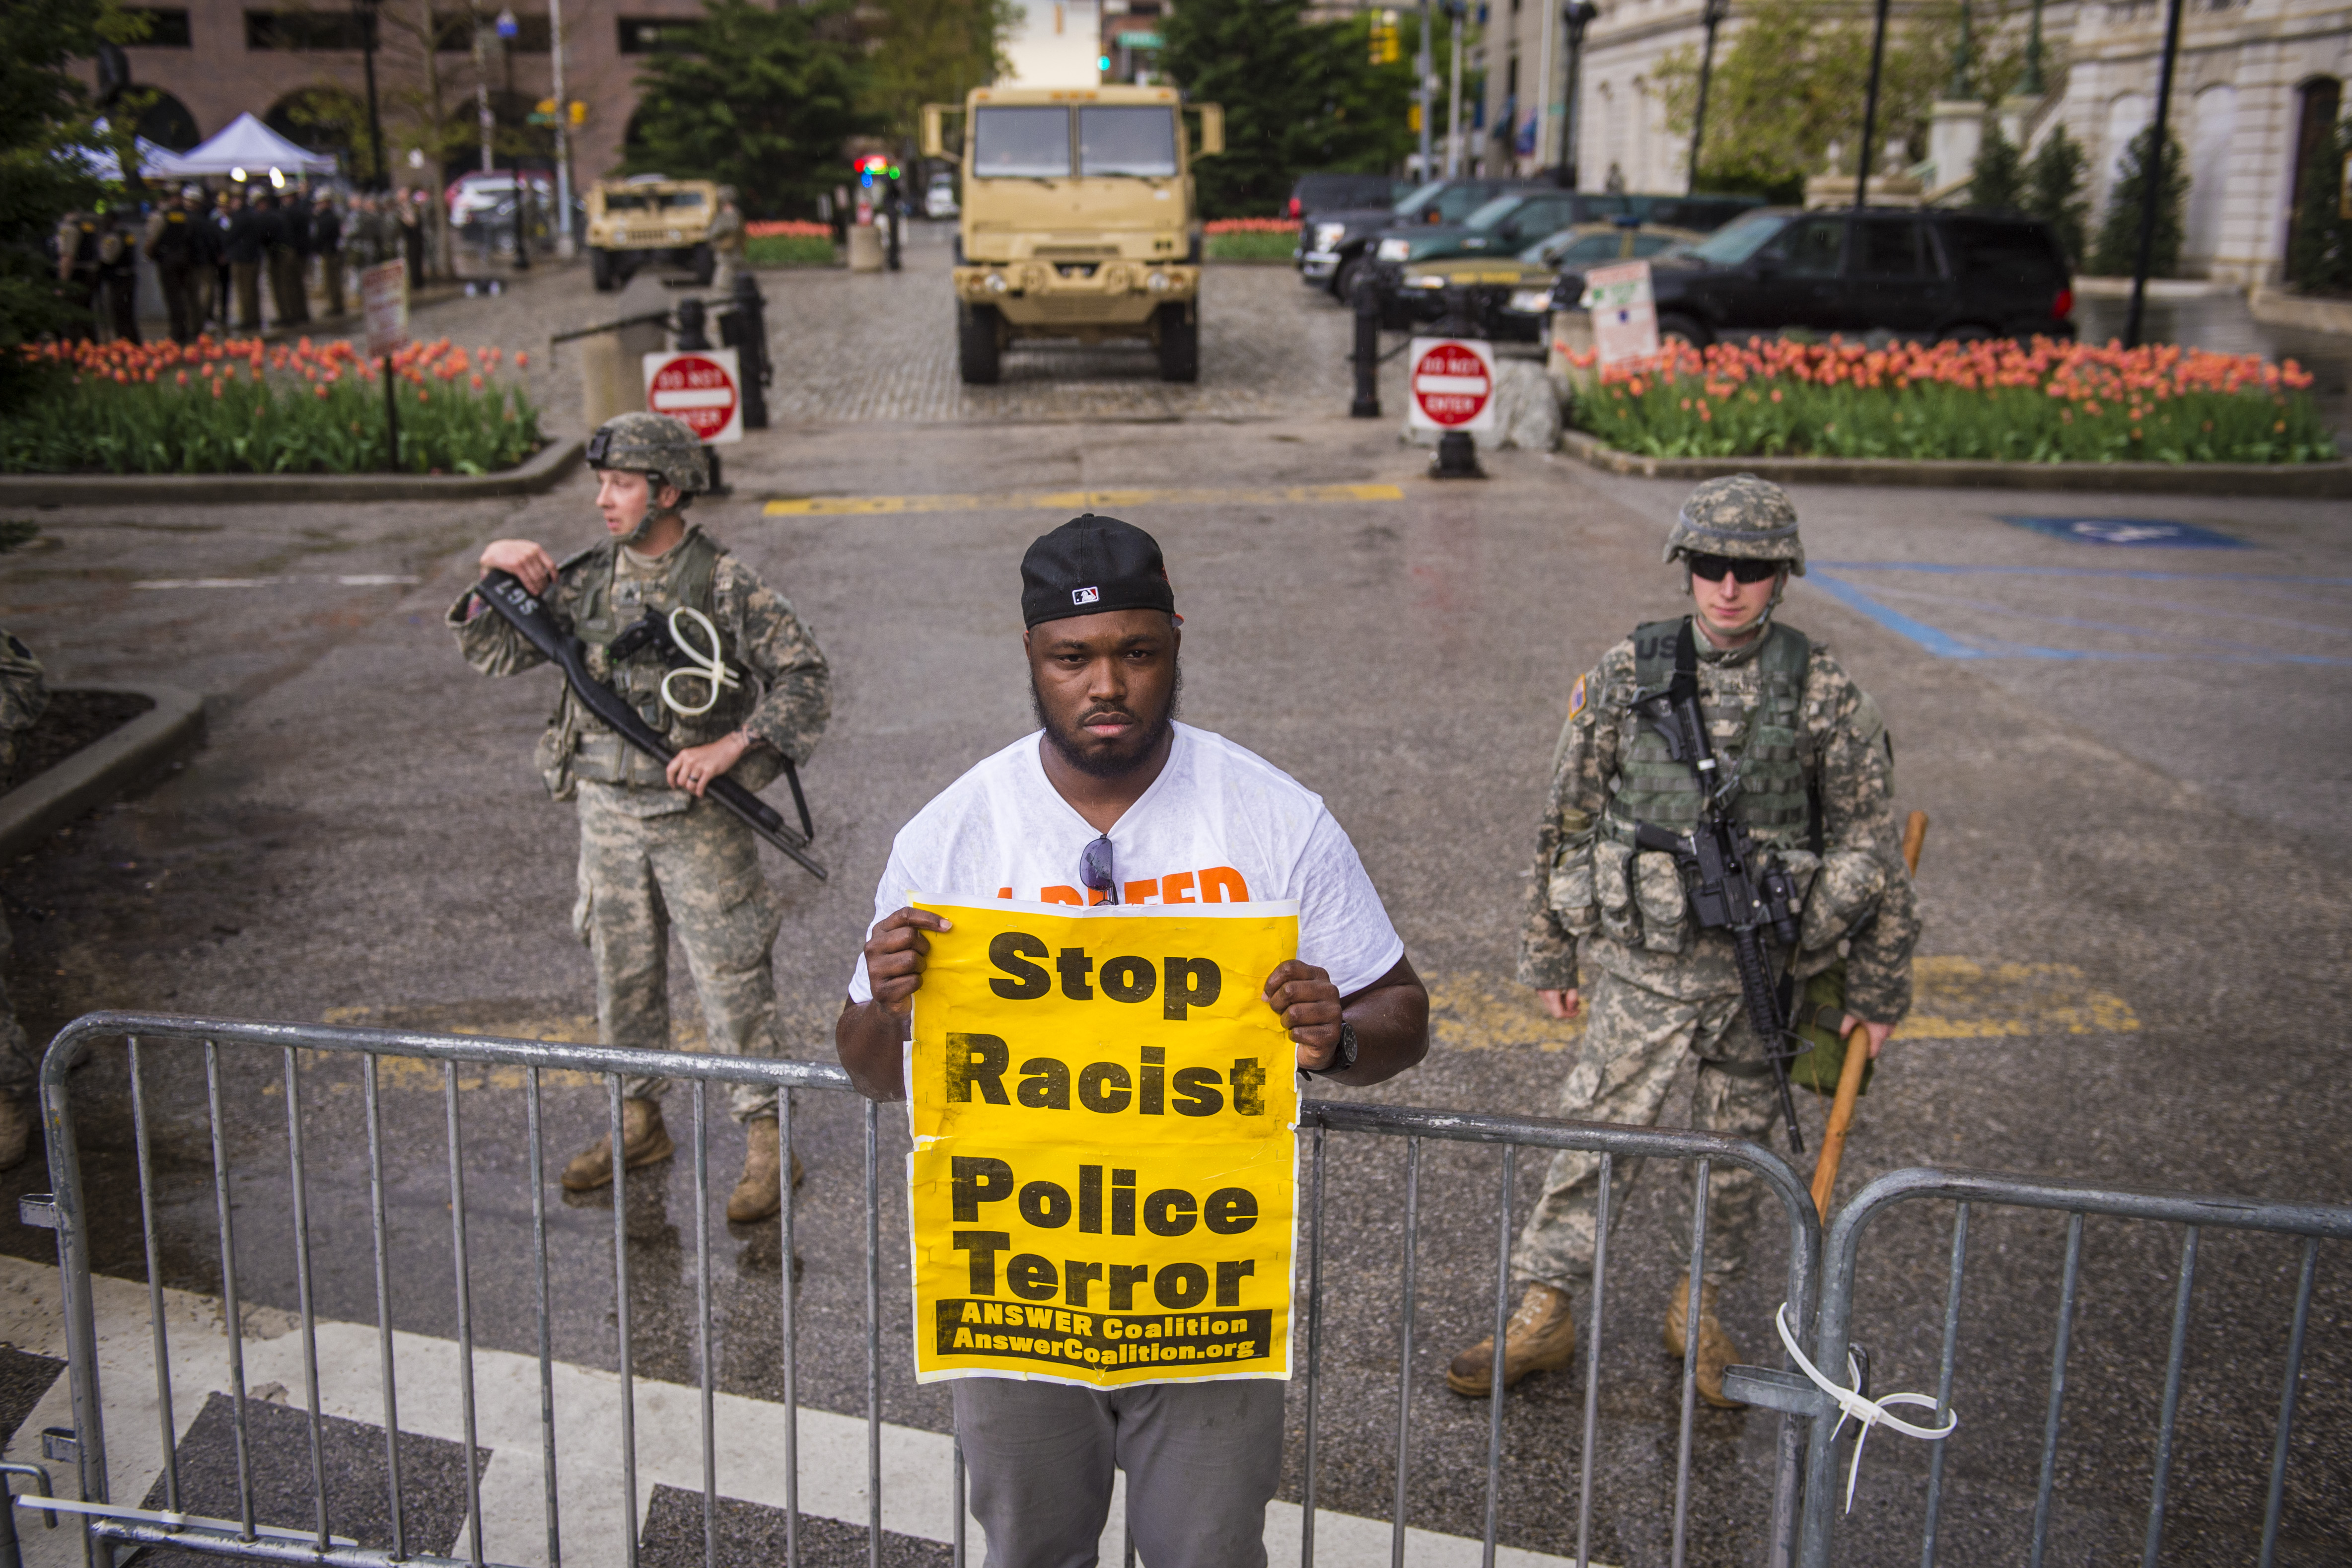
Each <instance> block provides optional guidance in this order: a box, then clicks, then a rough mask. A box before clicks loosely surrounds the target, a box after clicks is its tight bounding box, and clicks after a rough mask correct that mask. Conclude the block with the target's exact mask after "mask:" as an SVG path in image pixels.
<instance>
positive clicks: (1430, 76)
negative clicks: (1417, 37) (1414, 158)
mask: <svg viewBox="0 0 2352 1568" xmlns="http://www.w3.org/2000/svg"><path fill="white" fill-rule="evenodd" d="M1432 20H1433V17H1432V16H1430V14H1429V0H1421V58H1419V59H1418V60H1416V61H1414V62H1413V63H1414V65H1415V67H1416V68H1418V70H1419V72H1420V75H1421V177H1422V178H1423V179H1424V180H1426V179H1430V178H1432V177H1433V176H1432V174H1431V173H1430V167H1429V162H1430V157H1431V155H1432V148H1431V142H1430V138H1431V137H1432V135H1433V133H1434V132H1433V121H1434V120H1435V115H1434V113H1433V111H1434V110H1435V109H1436V108H1437V105H1436V104H1434V103H1433V102H1432V101H1431V97H1432V93H1431V89H1433V88H1434V87H1435V86H1436V85H1437V60H1436V57H1435V56H1434V54H1433V52H1432V51H1431V49H1430V47H1429V24H1430V23H1431V21H1432Z"/></svg>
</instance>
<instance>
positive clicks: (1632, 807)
mask: <svg viewBox="0 0 2352 1568" xmlns="http://www.w3.org/2000/svg"><path fill="white" fill-rule="evenodd" d="M1687 624H1688V617H1685V618H1684V619H1682V620H1674V621H1651V622H1649V623H1648V624H1646V625H1644V626H1639V627H1637V628H1635V630H1634V633H1633V679H1634V685H1635V687H1636V689H1637V690H1639V691H1640V692H1641V693H1642V694H1643V695H1644V696H1647V695H1649V694H1650V693H1653V692H1656V691H1663V690H1664V689H1665V688H1666V685H1667V683H1668V682H1669V681H1671V680H1672V679H1674V674H1675V644H1676V642H1677V641H1679V640H1680V638H1681V637H1682V636H1683V628H1684V626H1685V625H1687ZM1812 651H1813V645H1812V642H1811V639H1810V638H1808V637H1806V636H1805V634H1804V633H1802V632H1801V631H1799V630H1797V628H1796V627H1794V626H1784V625H1782V624H1780V622H1777V621H1776V622H1774V623H1773V624H1772V626H1771V627H1770V628H1769V630H1768V631H1767V632H1766V633H1765V641H1764V646H1763V647H1762V648H1761V649H1759V650H1758V652H1757V655H1756V661H1755V662H1756V672H1757V683H1758V688H1759V689H1758V692H1757V700H1756V705H1755V707H1754V708H1753V709H1752V710H1750V709H1747V708H1745V707H1743V706H1741V705H1739V704H1737V703H1730V704H1727V703H1725V702H1723V701H1722V700H1720V699H1719V698H1717V697H1714V696H1712V695H1710V696H1708V697H1706V698H1705V699H1703V700H1701V703H1700V711H1701V712H1702V713H1704V714H1705V715H1706V726H1707V734H1708V737H1709V739H1710V740H1711V741H1712V742H1713V743H1714V746H1715V752H1716V755H1717V757H1718V758H1719V759H1720V760H1722V761H1723V762H1724V763H1731V764H1736V765H1737V766H1738V770H1739V783H1740V791H1739V796H1738V806H1737V811H1738V816H1739V819H1740V821H1741V822H1743V823H1745V824H1746V825H1747V827H1748V831H1749V832H1750V833H1753V834H1754V835H1755V836H1756V837H1758V838H1759V839H1762V840H1765V841H1768V842H1770V843H1775V844H1780V845H1783V846H1793V845H1795V844H1797V843H1798V842H1799V841H1800V839H1801V837H1802V836H1803V835H1804V833H1805V832H1806V830H1807V827H1808V826H1809V824H1810V822H1811V805H1810V798H1809V795H1808V793H1807V790H1806V786H1805V757H1804V754H1803V745H1804V740H1805V735H1804V727H1803V723H1802V716H1803V707H1804V694H1805V667H1806V665H1807V664H1808V663H1809V662H1811V658H1812ZM1618 777H1619V782H1618V786H1617V792H1616V793H1615V794H1614V795H1611V796H1610V798H1609V805H1608V807H1607V809H1606V810H1605V811H1604V812H1603V813H1602V815H1601V828H1602V831H1603V832H1605V833H1607V834H1608V835H1609V836H1610V837H1612V838H1614V839H1616V840H1617V841H1618V842H1619V843H1621V844H1627V845H1630V844H1632V843H1633V826H1634V824H1636V823H1641V822H1650V823H1655V824H1656V825H1657V826H1660V827H1664V828H1667V829H1670V830H1672V831H1674V832H1677V833H1682V832H1688V831H1689V830H1690V829H1691V828H1692V827H1693V826H1696V825H1697V823H1698V820H1699V815H1700V793H1701V792H1700V786H1699V778H1698V772H1697V770H1696V769H1695V768H1693V767H1692V766H1691V765H1690V764H1689V763H1678V762H1675V760H1674V758H1673V757H1672V756H1670V755H1668V754H1667V752H1666V742H1665V737H1664V736H1663V735H1661V734H1659V733H1658V731H1657V729H1656V727H1655V726H1654V725H1652V724H1649V723H1641V724H1638V725H1636V726H1635V728H1634V731H1633V741H1632V743H1631V744H1629V745H1627V746H1626V747H1625V749H1624V750H1623V752H1622V753H1621V754H1620V755H1619V758H1618Z"/></svg>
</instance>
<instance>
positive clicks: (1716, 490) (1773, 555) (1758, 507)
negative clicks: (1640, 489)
mask: <svg viewBox="0 0 2352 1568" xmlns="http://www.w3.org/2000/svg"><path fill="white" fill-rule="evenodd" d="M1688 555H1722V556H1727V557H1729V558H1730V559H1732V560H1735V561H1785V562H1787V563H1789V569H1790V571H1791V572H1793V573H1794V574H1796V575H1798V576H1800V577H1801V576H1803V575H1804V574H1805V547H1804V544H1803V543H1802V542H1801V541H1800V540H1799V539H1798V538H1797V506H1796V503H1795V502H1794V501H1792V500H1790V499H1789V492H1788V491H1786V490H1784V489H1781V488H1780V486H1778V485H1776V484H1774V483H1773V482H1772V481H1771V480H1769V479H1758V478H1757V477H1756V476H1755V475H1754V474H1734V475H1732V476H1730V477H1729V478H1728V479H1709V480H1707V481H1706V483H1705V484H1703V485H1701V486H1699V487H1698V489H1695V490H1693V491H1691V493H1690V499H1689V500H1685V501H1684V502H1683V506H1682V510H1681V511H1679V512H1678V513H1676V514H1675V526H1674V528H1673V530H1672V531H1670V532H1668V533H1667V535H1666V553H1665V559H1666V560H1667V561H1668V562H1672V561H1674V560H1675V559H1676V558H1677V557H1680V556H1688Z"/></svg>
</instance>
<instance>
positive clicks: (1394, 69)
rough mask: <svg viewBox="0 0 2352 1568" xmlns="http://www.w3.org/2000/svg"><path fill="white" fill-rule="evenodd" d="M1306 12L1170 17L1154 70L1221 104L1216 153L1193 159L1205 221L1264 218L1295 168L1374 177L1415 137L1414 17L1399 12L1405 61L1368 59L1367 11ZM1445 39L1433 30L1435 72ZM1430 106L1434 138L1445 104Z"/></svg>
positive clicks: (1267, 6) (1198, 10)
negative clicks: (1410, 114)
mask: <svg viewBox="0 0 2352 1568" xmlns="http://www.w3.org/2000/svg"><path fill="white" fill-rule="evenodd" d="M1305 11H1306V5H1305V0H1186V3H1185V4H1183V5H1180V6H1178V7H1177V9H1176V11H1175V14H1174V15H1173V16H1170V17H1169V18H1168V20H1167V25H1166V26H1165V28H1164V29H1163V31H1164V33H1165V36H1166V37H1167V40H1168V42H1167V47H1165V49H1163V50H1162V51H1161V54H1160V64H1161V66H1162V67H1163V68H1165V69H1166V71H1167V72H1168V74H1169V77H1170V78H1171V79H1172V80H1173V81H1175V82H1176V83H1177V84H1178V85H1179V86H1181V87H1182V88H1183V89H1184V92H1185V96H1186V97H1187V98H1188V99H1191V100H1193V101H1196V102H1201V103H1214V104H1219V105H1222V106H1223V109H1224V111H1225V151H1224V152H1223V154H1221V155H1220V156H1218V157H1214V158H1203V159H1202V160H1201V161H1200V163H1197V164H1195V165H1194V166H1193V174H1194V178H1195V180H1196V181H1197V183H1198V185H1199V189H1200V194H1201V207H1202V213H1203V214H1204V215H1205V216H1209V217H1242V216H1271V215H1273V214H1275V213H1277V212H1279V211H1280V210H1281V207H1282V204H1283V203H1284V201H1285V200H1286V199H1287V197H1288V196H1289V195H1290V187H1291V185H1292V184H1293V183H1294V182H1295V181H1296V180H1297V177H1298V176H1299V175H1300V174H1304V173H1306V172H1307V171H1310V170H1328V171H1339V172H1349V173H1364V174H1376V173H1378V172H1380V171H1381V170H1384V169H1392V168H1395V167H1397V166H1398V165H1399V164H1401V163H1402V162H1403V161H1404V157H1405V155H1406V153H1409V152H1411V151H1412V150H1413V148H1414V147H1415V146H1416V145H1417V144H1418V142H1419V140H1420V139H1419V137H1418V135H1417V134H1416V133H1415V132H1412V131H1411V130H1409V129H1408V128H1407V118H1406V113H1407V106H1408V105H1409V104H1410V103H1411V102H1412V80H1413V59H1414V58H1415V55H1416V52H1417V51H1418V50H1419V49H1420V47H1421V35H1420V19H1419V17H1418V16H1416V15H1414V14H1413V13H1412V12H1407V13H1405V14H1404V15H1403V16H1401V17H1400V18H1399V23H1398V33H1399V35H1400V38H1401V41H1402V58H1400V59H1398V60H1397V61H1395V62H1394V63H1392V64H1390V65H1383V66H1375V65H1372V64H1370V36H1371V18H1370V15H1369V14H1361V13H1360V14H1358V15H1356V16H1351V17H1349V19H1347V20H1345V21H1340V22H1322V23H1309V22H1307V21H1306V20H1305V19H1304V16H1305ZM1450 42H1451V40H1450V37H1449V34H1448V31H1447V30H1445V29H1433V36H1432V37H1431V44H1432V46H1433V55H1434V58H1435V59H1436V61H1437V64H1436V67H1435V69H1436V70H1437V72H1438V75H1439V76H1440V77H1441V79H1442V78H1444V75H1445V73H1446V72H1447V70H1448V69H1449V68H1450V60H1451V55H1450V53H1449V49H1450ZM1473 98H1474V94H1473V93H1472V91H1471V89H1470V85H1469V83H1468V82H1467V81H1466V80H1465V86H1464V102H1465V104H1466V103H1468V102H1470V101H1472V100H1473ZM1438 113H1439V115H1440V117H1441V123H1440V127H1439V130H1440V134H1443V123H1442V117H1443V114H1444V107H1443V102H1442V100H1441V103H1440V106H1439V109H1438Z"/></svg>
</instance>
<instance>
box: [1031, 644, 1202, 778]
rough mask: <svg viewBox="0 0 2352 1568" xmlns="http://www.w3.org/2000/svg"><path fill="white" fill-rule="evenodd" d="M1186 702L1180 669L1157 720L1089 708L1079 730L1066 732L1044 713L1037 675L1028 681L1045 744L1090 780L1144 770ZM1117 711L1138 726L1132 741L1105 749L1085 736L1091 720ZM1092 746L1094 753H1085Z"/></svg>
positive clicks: (1120, 710) (1033, 708)
mask: <svg viewBox="0 0 2352 1568" xmlns="http://www.w3.org/2000/svg"><path fill="white" fill-rule="evenodd" d="M1183 698H1184V671H1183V669H1182V668H1181V667H1179V668H1178V669H1177V671H1176V679H1175V681H1174V682H1173V684H1171V686H1170V687H1169V688H1168V706H1167V707H1166V708H1165V709H1163V710H1161V711H1160V716H1159V717H1158V718H1156V719H1153V720H1151V721H1148V722H1147V721H1144V720H1143V719H1142V717H1141V715H1139V714H1137V713H1134V712H1131V711H1129V710H1127V709H1123V708H1122V709H1116V710H1114V709H1107V708H1089V709H1087V710H1086V711H1085V712H1083V713H1081V714H1079V715H1078V727H1077V728H1076V729H1074V730H1068V731H1065V730H1063V729H1061V728H1060V727H1058V726H1057V725H1055V722H1054V721H1053V718H1052V716H1051V715H1049V714H1048V713H1047V712H1046V711H1045V698H1043V697H1042V696H1040V695H1039V694H1038V691H1037V677H1036V674H1035V672H1034V671H1032V672H1031V674H1030V677H1029V706H1030V709H1031V710H1033V711H1034V713H1035V714H1036V715H1037V723H1038V725H1039V727H1041V728H1042V729H1043V730H1044V731H1045V742H1046V744H1048V745H1050V746H1052V747H1053V748H1054V750H1055V752H1056V753H1057V754H1058V755H1059V756H1060V757H1061V759H1062V761H1064V762H1066V763H1069V764H1070V766H1071V767H1073V768H1076V770H1077V771H1078V772H1080V773H1085V774H1086V775H1087V777H1089V778H1097V779H1115V778H1123V777H1125V776H1126V775H1127V774H1129V773H1133V772H1134V771H1135V770H1136V769H1137V768H1139V767H1141V766H1142V765H1143V759H1144V758H1146V757H1148V756H1150V754H1151V753H1152V752H1153V751H1154V750H1155V749H1156V748H1157V747H1158V746H1159V744H1160V742H1162V741H1164V740H1166V739H1167V738H1168V733H1169V731H1170V730H1171V728H1172V727H1173V726H1174V725H1175V722H1176V710H1177V709H1178V708H1179V707H1181V705H1182V703H1183ZM1114 711H1115V712H1118V714H1120V715H1121V716H1122V717H1124V718H1128V719H1132V720H1135V721H1136V726H1135V730H1134V732H1133V734H1132V736H1131V737H1130V738H1129V739H1128V740H1125V741H1121V742H1118V744H1117V745H1116V746H1111V747H1108V748H1105V747H1102V746H1100V744H1099V743H1098V742H1094V737H1092V736H1090V735H1087V733H1086V732H1085V728H1084V726H1085V724H1086V721H1087V720H1088V719H1091V718H1096V717H1097V716H1099V715H1101V714H1104V713H1108V712H1114ZM1090 744H1092V745H1093V746H1094V749H1092V750H1087V749H1086V748H1087V747H1088V746H1089V745H1090Z"/></svg>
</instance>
